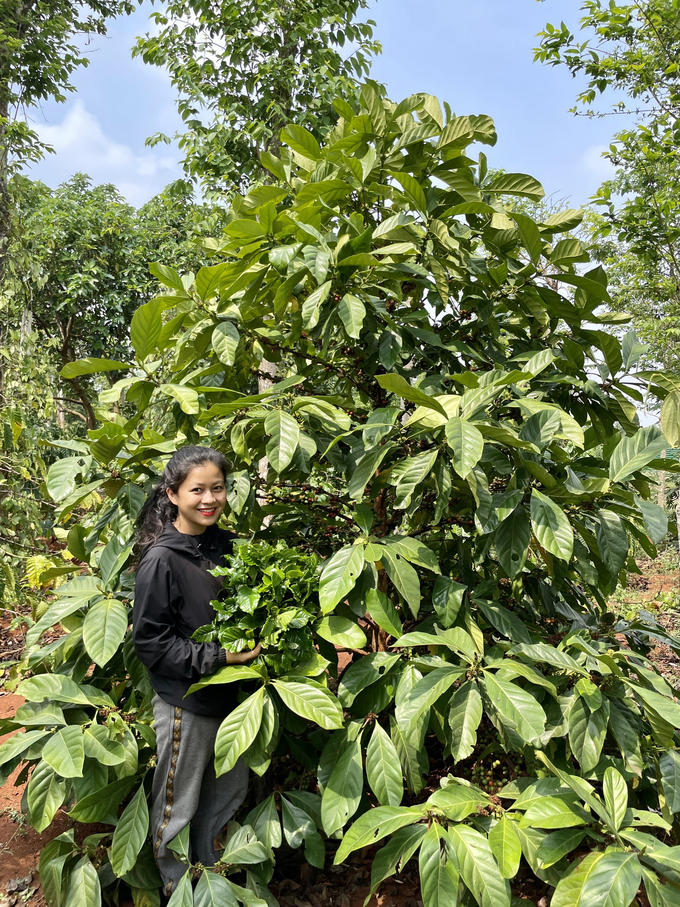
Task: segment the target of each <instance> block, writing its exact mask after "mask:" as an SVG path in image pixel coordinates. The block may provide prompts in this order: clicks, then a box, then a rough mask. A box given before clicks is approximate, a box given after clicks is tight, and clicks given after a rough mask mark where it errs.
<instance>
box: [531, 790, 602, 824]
mask: <svg viewBox="0 0 680 907" xmlns="http://www.w3.org/2000/svg"><path fill="white" fill-rule="evenodd" d="M522 824H523V825H532V826H534V827H536V828H575V827H576V826H579V825H587V824H588V814H587V813H585V812H584V811H583V810H582V809H580V807H578V806H576V805H575V804H574V803H572V802H571V801H569V800H565V799H563V798H562V797H543V798H541V800H539V802H538V803H534V804H532V805H531V806H530V807H529V808H528V809H527V811H526V812H525V814H524V819H523V820H522Z"/></svg>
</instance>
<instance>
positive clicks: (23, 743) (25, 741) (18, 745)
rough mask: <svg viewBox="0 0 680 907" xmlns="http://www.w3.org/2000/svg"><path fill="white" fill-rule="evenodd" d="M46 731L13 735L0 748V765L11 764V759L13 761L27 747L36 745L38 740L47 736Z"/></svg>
mask: <svg viewBox="0 0 680 907" xmlns="http://www.w3.org/2000/svg"><path fill="white" fill-rule="evenodd" d="M48 733H49V732H48V731H43V730H40V731H38V730H36V731H26V732H25V733H24V732H20V733H18V734H15V735H14V736H13V737H10V738H9V740H5V742H4V743H3V744H2V746H0V765H5V763H6V762H11V760H12V759H15V758H16V757H17V756H20V755H21V754H22V753H23V752H25V750H27V749H28V748H29V746H33V744H34V743H37V742H38V741H39V740H42V739H43V738H45V737H47V736H48Z"/></svg>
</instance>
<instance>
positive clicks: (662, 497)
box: [656, 450, 666, 510]
mask: <svg viewBox="0 0 680 907" xmlns="http://www.w3.org/2000/svg"><path fill="white" fill-rule="evenodd" d="M661 456H662V457H665V456H666V451H665V450H662V451H661ZM656 494H657V497H656V502H657V504H658V505H659V507H663V508H664V510H665V509H666V473H665V472H663V471H662V470H659V487H658V488H657V492H656Z"/></svg>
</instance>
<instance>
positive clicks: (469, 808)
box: [427, 782, 488, 822]
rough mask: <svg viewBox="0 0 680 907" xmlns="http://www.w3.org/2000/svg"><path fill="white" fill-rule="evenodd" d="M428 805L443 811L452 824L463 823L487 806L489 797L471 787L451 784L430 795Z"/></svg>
mask: <svg viewBox="0 0 680 907" xmlns="http://www.w3.org/2000/svg"><path fill="white" fill-rule="evenodd" d="M427 802H428V804H430V805H431V806H435V807H436V808H437V809H439V810H441V811H442V812H443V813H444V815H445V816H446V817H447V818H449V819H451V821H452V822H462V821H463V819H467V817H468V816H471V815H473V814H474V813H476V812H477V811H478V810H479V808H480V807H483V806H486V805H487V803H488V797H487V795H486V794H485V793H484V791H482V790H480V789H479V788H476V787H474V785H471V786H470V787H468V786H467V785H465V784H457V783H456V782H451V783H449V784H447V785H446V787H442V788H441V789H440V790H436V791H435V792H434V793H433V794H430V797H429V799H428V801H427Z"/></svg>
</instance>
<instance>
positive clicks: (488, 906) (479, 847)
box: [449, 825, 510, 907]
mask: <svg viewBox="0 0 680 907" xmlns="http://www.w3.org/2000/svg"><path fill="white" fill-rule="evenodd" d="M449 838H450V840H451V843H452V844H453V848H454V850H455V852H456V856H457V857H458V869H459V872H460V877H461V878H462V880H463V882H464V883H465V887H466V888H467V889H468V890H469V891H470V893H471V894H472V896H473V897H474V899H475V900H476V901H477V903H478V904H479V905H480V907H510V885H509V883H508V882H507V880H506V879H504V878H502V876H501V874H500V871H499V869H498V864H497V863H496V861H495V859H494V856H493V853H492V851H491V848H490V847H489V843H488V841H487V839H486V838H485V837H484V836H483V835H481V834H480V833H479V832H478V831H475V830H474V829H473V828H470V827H469V826H467V825H454V826H452V827H450V828H449Z"/></svg>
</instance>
